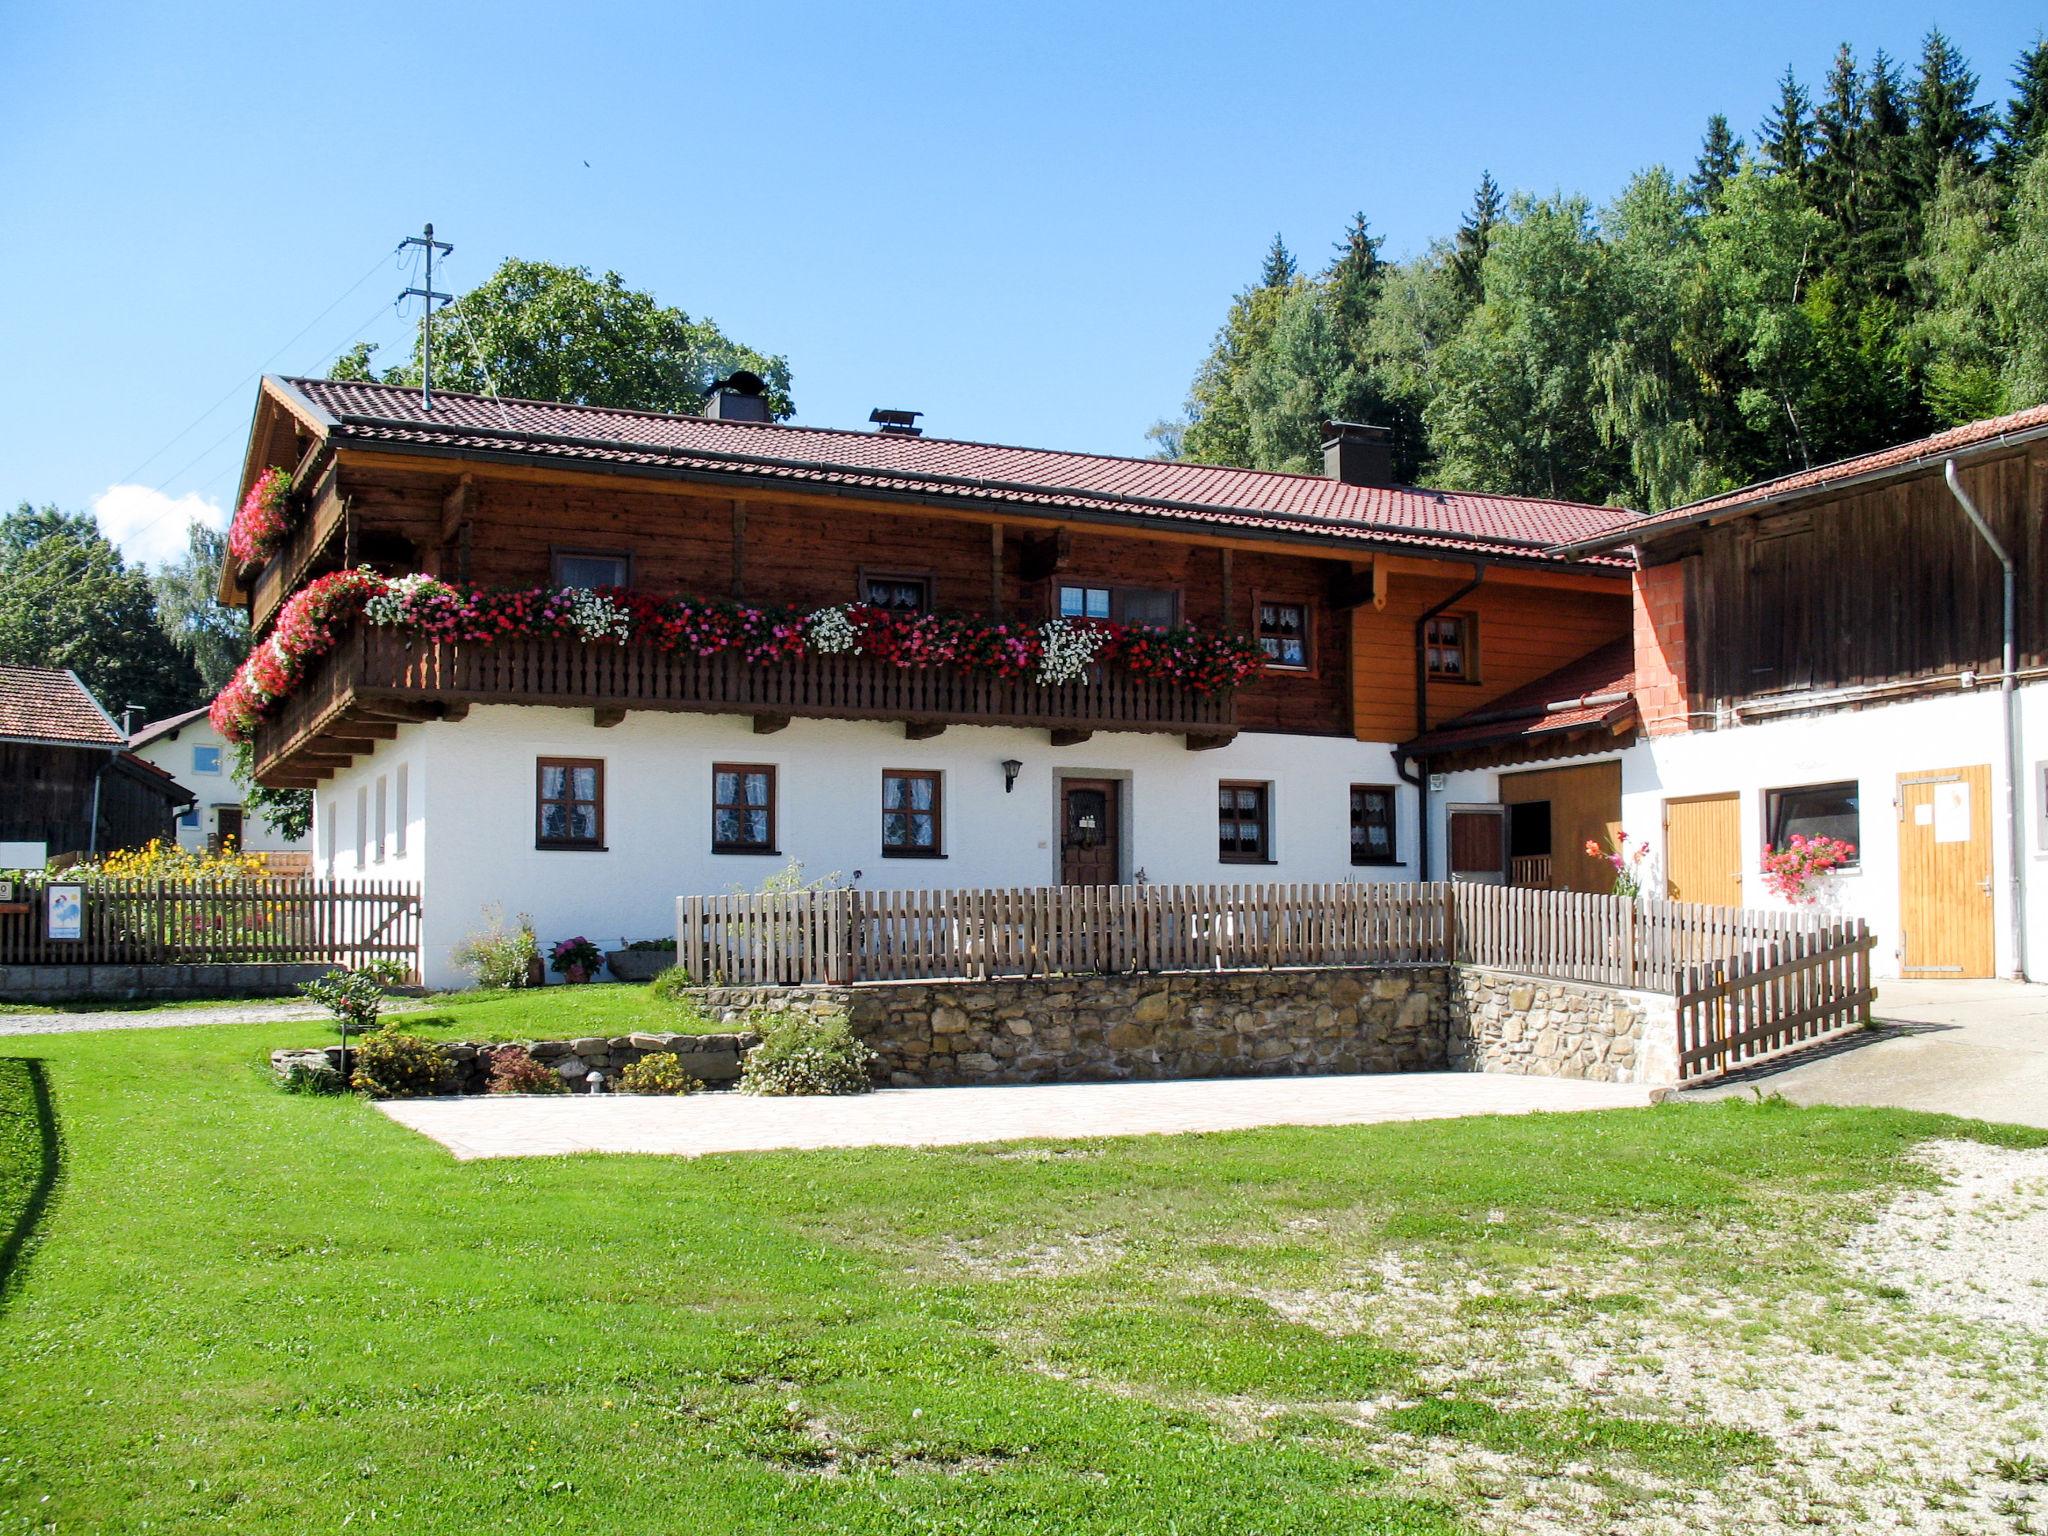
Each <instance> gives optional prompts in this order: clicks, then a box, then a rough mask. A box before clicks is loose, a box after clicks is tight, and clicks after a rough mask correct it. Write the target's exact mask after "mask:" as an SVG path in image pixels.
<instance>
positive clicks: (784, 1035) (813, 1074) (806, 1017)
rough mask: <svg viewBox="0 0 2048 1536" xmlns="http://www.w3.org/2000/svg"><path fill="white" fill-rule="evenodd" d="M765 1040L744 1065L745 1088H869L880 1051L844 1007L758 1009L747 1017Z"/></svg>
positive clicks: (773, 1093) (791, 1091)
mask: <svg viewBox="0 0 2048 1536" xmlns="http://www.w3.org/2000/svg"><path fill="white" fill-rule="evenodd" d="M747 1024H748V1027H750V1028H752V1029H755V1030H758V1031H759V1032H760V1035H761V1043H760V1044H759V1045H757V1046H755V1047H754V1048H753V1049H752V1050H751V1051H749V1052H747V1059H746V1061H745V1063H744V1064H743V1065H742V1066H741V1067H740V1092H741V1093H757V1094H761V1095H764V1096H769V1097H780V1096H782V1095H795V1094H824V1093H867V1092H869V1091H870V1090H871V1089H872V1088H873V1087H874V1084H873V1083H872V1082H871V1081H869V1078H868V1071H869V1068H870V1066H871V1064H872V1063H873V1062H874V1060H875V1053H874V1052H873V1051H871V1050H869V1049H868V1048H867V1047H866V1046H865V1045H863V1044H862V1043H861V1042H860V1040H859V1039H858V1038H857V1037H856V1036H855V1035H854V1033H853V1030H852V1028H851V1027H850V1026H849V1025H848V1024H847V1022H846V1015H845V1014H843V1013H829V1014H825V1015H824V1016H822V1017H818V1016H814V1015H812V1014H808V1013H759V1014H754V1015H751V1016H750V1017H749V1018H748V1020H747Z"/></svg>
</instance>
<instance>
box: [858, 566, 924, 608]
mask: <svg viewBox="0 0 2048 1536" xmlns="http://www.w3.org/2000/svg"><path fill="white" fill-rule="evenodd" d="M855 579H856V582H857V585H856V587H855V589H854V601H855V602H858V603H866V604H868V605H869V606H871V607H872V606H875V605H874V604H872V603H870V602H869V598H868V583H869V582H871V581H895V582H902V583H904V584H906V585H909V584H912V583H914V584H915V585H917V586H918V587H921V588H922V589H923V591H924V606H923V607H922V608H885V609H883V610H882V611H883V612H884V613H933V612H936V611H937V609H936V602H937V597H938V583H937V582H936V581H935V580H933V578H932V573H931V572H930V571H915V570H903V569H901V568H899V567H882V566H877V567H872V568H870V567H868V566H862V567H861V568H860V572H859V574H858V576H857V577H856V578H855Z"/></svg>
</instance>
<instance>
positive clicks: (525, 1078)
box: [484, 1045, 569, 1093]
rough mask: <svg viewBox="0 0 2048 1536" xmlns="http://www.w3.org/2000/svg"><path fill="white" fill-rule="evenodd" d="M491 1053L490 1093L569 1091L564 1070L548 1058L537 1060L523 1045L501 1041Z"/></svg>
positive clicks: (487, 1087) (488, 1089) (488, 1087)
mask: <svg viewBox="0 0 2048 1536" xmlns="http://www.w3.org/2000/svg"><path fill="white" fill-rule="evenodd" d="M490 1056H491V1077H490V1082H489V1083H488V1084H487V1085H486V1087H485V1090H484V1091H485V1092H487V1093H567V1092H568V1091H569V1085H568V1084H567V1083H565V1082H563V1081H562V1074H561V1073H559V1072H557V1071H556V1070H555V1069H554V1068H553V1067H551V1066H549V1065H547V1063H545V1062H540V1061H535V1060H534V1059H533V1057H532V1056H530V1055H529V1054H528V1053H527V1050H526V1047H525V1046H523V1045H501V1046H499V1047H498V1048H497V1049H496V1050H495V1051H492V1052H491V1053H490Z"/></svg>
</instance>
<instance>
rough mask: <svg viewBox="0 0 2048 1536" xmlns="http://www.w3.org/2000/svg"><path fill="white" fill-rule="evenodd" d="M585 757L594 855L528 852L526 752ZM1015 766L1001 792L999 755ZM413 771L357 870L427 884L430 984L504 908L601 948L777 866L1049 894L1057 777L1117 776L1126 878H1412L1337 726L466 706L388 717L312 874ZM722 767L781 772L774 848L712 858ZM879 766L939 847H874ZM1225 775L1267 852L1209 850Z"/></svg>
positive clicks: (1390, 775)
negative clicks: (611, 715)
mask: <svg viewBox="0 0 2048 1536" xmlns="http://www.w3.org/2000/svg"><path fill="white" fill-rule="evenodd" d="M542 756H563V757H594V758H600V759H602V760H603V761H604V764H605V839H606V844H607V848H606V851H604V852H569V851H560V850H542V849H536V848H535V847H534V846H533V818H534V759H535V758H536V757H542ZM1012 757H1014V758H1016V759H1018V760H1019V761H1020V762H1022V763H1023V765H1024V767H1023V771H1022V772H1021V773H1020V774H1019V776H1018V779H1017V784H1016V788H1015V790H1014V791H1013V792H1011V793H1008V794H1006V793H1005V792H1004V789H1003V774H1002V769H1001V767H1000V766H999V765H1000V764H1001V762H1002V761H1003V759H1005V758H1012ZM401 761H402V762H405V763H407V764H408V766H409V777H410V789H409V796H408V798H409V801H410V811H411V816H412V820H413V826H412V828H411V830H410V833H409V836H408V839H407V853H406V856H405V858H404V859H402V860H400V859H396V858H390V857H387V861H386V863H385V864H383V865H381V866H380V865H377V864H375V863H374V861H370V860H366V863H365V866H364V868H363V870H362V871H361V874H362V875H363V876H364V877H367V878H387V879H391V878H397V879H418V880H422V881H424V883H425V898H426V899H425V909H426V917H425V947H426V951H427V952H426V956H425V967H426V979H427V981H428V983H429V984H430V985H435V986H456V985H462V984H464V983H465V982H466V980H467V978H466V977H465V976H464V975H463V974H462V973H460V972H458V971H456V970H455V969H454V967H453V966H452V964H451V963H450V962H449V959H448V951H449V949H450V947H451V946H452V945H454V944H455V943H456V942H457V941H458V940H460V939H461V938H462V937H463V935H464V934H466V933H468V932H470V931H471V930H473V929H475V928H476V927H478V926H480V924H481V922H482V914H483V909H484V907H485V906H486V904H488V903H491V902H498V903H501V904H502V905H503V906H504V907H505V909H506V912H507V913H508V915H509V914H512V913H518V912H526V913H530V914H531V915H532V917H533V920H534V926H535V928H536V930H537V932H538V934H539V936H540V939H541V942H542V945H543V948H545V947H546V946H547V945H548V944H550V943H552V942H553V941H554V940H556V939H560V938H565V937H568V936H570V935H572V934H577V933H582V934H585V935H587V936H589V937H590V938H591V939H593V940H595V941H596V942H597V944H598V945H599V947H600V948H611V947H614V946H615V945H616V944H617V942H618V941H619V940H620V939H621V938H625V939H639V938H651V937H655V936H663V935H667V934H668V933H670V932H671V931H672V930H673V927H674V902H675V898H676V897H677V896H678V895H685V894H715V893H723V892H727V891H732V890H736V889H752V888H754V887H756V886H757V885H758V884H759V883H760V882H761V880H762V879H763V878H764V877H765V876H768V875H771V874H774V873H775V872H776V871H778V870H779V869H781V868H782V867H783V866H784V865H785V864H786V863H787V862H788V861H789V860H790V859H800V860H802V861H803V863H804V866H805V874H806V876H807V877H808V878H817V877H821V876H824V875H827V874H832V873H838V874H839V875H841V876H842V877H845V878H848V879H852V878H853V877H854V876H855V875H856V873H857V874H858V882H859V884H860V885H862V886H863V887H865V888H868V889H884V890H886V889H900V888H927V887H934V886H986V885H996V886H1022V885H1043V884H1048V883H1053V882H1056V881H1057V880H1058V878H1059V851H1058V849H1059V843H1058V836H1057V830H1056V825H1055V823H1056V816H1057V795H1058V790H1057V781H1058V779H1059V778H1060V777H1061V776H1062V775H1079V776H1098V777H1105V778H1112V779H1119V780H1122V781H1123V782H1124V783H1125V786H1126V787H1125V790H1124V807H1123V809H1124V815H1123V835H1124V839H1125V847H1124V852H1123V869H1124V874H1125V877H1126V878H1128V877H1129V876H1130V875H1131V874H1132V873H1133V872H1135V871H1137V870H1143V871H1144V873H1145V875H1146V877H1147V878H1148V879H1150V880H1153V881H1158V882H1192V881H1202V882H1217V883H1225V882H1228V883H1247V882H1258V881H1269V880H1271V881H1344V880H1405V879H1413V878H1415V871H1414V864H1413V862H1412V861H1413V857H1414V841H1415V819H1414V817H1415V798H1414V793H1413V791H1412V790H1410V789H1408V788H1407V787H1406V786H1401V788H1400V792H1399V794H1398V795H1397V805H1398V807H1399V811H1398V819H1397V826H1396V832H1395V840H1396V850H1397V852H1399V853H1400V854H1402V855H1404V856H1405V857H1406V859H1407V860H1408V861H1409V862H1406V863H1397V864H1391V865H1367V866H1354V865H1353V864H1352V863H1351V861H1350V797H1349V786H1350V785H1352V784H1354V783H1361V784H1390V785H1398V784H1399V780H1398V778H1397V777H1396V775H1395V773H1394V770H1393V761H1392V751H1391V748H1390V747H1388V746H1385V745H1381V744H1374V743H1361V742H1356V741H1351V740H1348V739H1344V738H1331V737H1303V736H1281V735H1241V736H1239V737H1238V738H1237V739H1236V740H1235V741H1233V742H1232V743H1231V744H1230V745H1228V746H1226V747H1222V748H1219V749H1217V750H1214V751H1208V752H1189V751H1188V750H1187V749H1186V747H1185V745H1184V744H1183V740H1182V738H1181V737H1179V736H1152V735H1144V734H1138V733H1130V732H1103V733H1101V734H1098V735H1096V736H1095V737H1093V738H1092V739H1090V740H1088V741H1086V742H1083V743H1082V744H1080V745H1079V746H1075V747H1065V748H1054V747H1052V746H1050V745H1049V744H1048V739H1047V735H1046V733H1045V732H1043V731H1030V730H1009V729H996V728H992V727H983V726H954V727H952V728H951V729H949V730H947V731H946V732H945V733H944V734H943V735H940V736H938V737H935V738H933V739H932V740H930V741H907V740H905V739H904V735H903V730H902V727H901V726H897V725H888V724H880V723H866V722H855V721H804V720H799V721H796V722H794V723H793V724H791V725H790V726H789V727H788V728H787V729H785V730H782V731H779V732H776V733H774V734H773V735H768V736H757V735H755V734H754V733H753V730H752V727H751V723H750V722H749V721H748V720H747V719H746V718H744V717H738V716H708V715H670V714H662V713H657V712H652V711H648V712H636V713H633V714H629V715H628V716H627V717H626V719H625V720H624V721H623V722H622V723H620V724H619V725H616V726H612V727H610V728H608V729H598V728H597V727H596V726H594V725H593V724H592V723H591V717H590V712H589V711H588V710H582V709H532V708H519V707H513V706H503V705H499V706H479V707H476V708H473V709H472V710H471V711H470V713H469V716H468V718H467V719H465V720H463V721H461V722H459V723H447V724H428V725H414V726H405V727H402V728H401V729H400V731H399V734H398V736H397V738H396V739H395V740H394V741H391V742H387V743H383V744H381V745H380V746H379V747H378V749H377V750H376V751H375V752H374V753H372V754H371V755H370V756H368V757H366V758H359V759H357V761H356V762H355V763H354V764H352V765H351V766H350V768H349V769H348V770H346V771H345V772H343V773H341V774H339V775H337V776H336V777H335V778H333V779H331V780H330V781H328V783H327V784H325V785H323V786H322V787H321V789H320V791H319V799H318V803H317V807H316V823H317V824H316V828H315V846H316V865H317V866H318V867H321V868H323V869H324V868H325V856H326V847H327V845H326V842H325V835H326V825H327V823H328V822H329V821H330V820H331V821H332V822H333V824H334V827H335V832H336V837H335V849H336V857H335V861H334V865H335V875H336V877H337V878H341V879H347V878H351V877H353V876H355V875H356V874H357V873H358V872H357V870H356V868H355V861H354V855H355V815H356V792H357V790H358V789H359V788H363V787H368V788H370V790H371V795H370V797H369V800H370V808H371V815H372V817H373V818H374V803H375V796H374V784H375V780H376V778H377V777H378V776H379V775H385V776H392V777H394V778H395V771H396V766H397V764H398V763H400V762H401ZM717 762H741V763H771V764H774V765H775V767H776V769H777V833H778V841H779V843H780V854H781V857H772V856H758V855H734V854H714V853H712V852H711V850H710V844H711V769H712V765H713V764H714V763H717ZM885 768H918V769H937V770H939V771H940V772H941V773H943V774H944V776H945V779H944V827H943V841H944V847H945V853H946V857H944V858H942V859H893V858H884V857H882V853H881V776H882V770H883V769H885ZM1220 779H1253V780H1266V781H1270V782H1271V783H1272V785H1273V791H1272V816H1273V839H1272V841H1273V854H1274V862H1273V863H1271V864H1268V865H1244V864H1234V863H1224V862H1222V861H1221V860H1220V859H1219V858H1218V857H1217V852H1216V786H1217V781H1218V780H1220Z"/></svg>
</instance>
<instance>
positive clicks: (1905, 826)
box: [1899, 763, 1997, 976]
mask: <svg viewBox="0 0 2048 1536" xmlns="http://www.w3.org/2000/svg"><path fill="white" fill-rule="evenodd" d="M1996 963H1997V962H1996V957H1995V943H1994V939H1993V929H1992V901H1991V769H1990V768H1989V767H1988V766H1987V765H1984V764H1981V763H1980V764H1979V765H1978V766H1976V767H1974V768H1945V769H1937V770H1933V771H1930V772H1926V773H1902V774H1900V775H1899V970H1900V972H1901V974H1903V975H1907V976H1989V975H1990V974H1991V973H1992V971H1993V970H1994V969H1995V967H1996Z"/></svg>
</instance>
